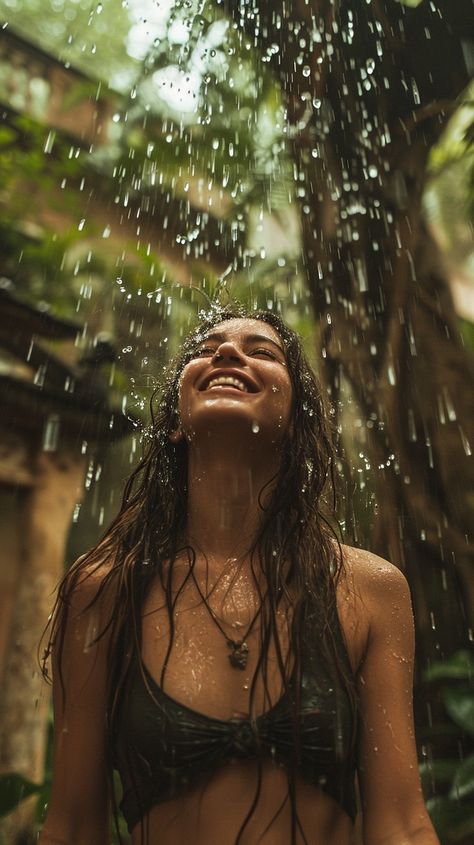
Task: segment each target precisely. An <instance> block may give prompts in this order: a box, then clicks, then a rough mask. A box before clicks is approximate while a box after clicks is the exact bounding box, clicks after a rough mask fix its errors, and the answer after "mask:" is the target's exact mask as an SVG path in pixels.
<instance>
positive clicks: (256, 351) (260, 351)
mask: <svg viewBox="0 0 474 845" xmlns="http://www.w3.org/2000/svg"><path fill="white" fill-rule="evenodd" d="M249 355H264V356H266V357H267V358H272V359H273V360H274V361H276V358H277V356H276V355H274V354H273V352H272V351H271V350H270V349H264V348H263V347H262V348H261V349H252V350H251V351H250V352H249Z"/></svg>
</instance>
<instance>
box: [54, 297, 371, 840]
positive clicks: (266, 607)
mask: <svg viewBox="0 0 474 845" xmlns="http://www.w3.org/2000/svg"><path fill="white" fill-rule="evenodd" d="M199 316H200V321H199V323H198V325H197V327H196V328H195V329H194V330H193V331H192V332H191V333H190V334H189V335H188V337H187V338H186V339H185V341H184V342H183V344H182V346H181V348H180V350H179V353H178V355H177V356H176V358H175V359H174V360H173V361H172V362H171V364H170V365H169V367H168V370H167V372H166V374H165V377H164V379H163V383H162V385H161V386H160V387H159V388H158V389H157V390H156V391H155V393H154V395H153V397H152V400H151V425H150V427H149V429H148V430H147V432H146V434H145V436H144V441H145V449H144V455H143V458H142V459H141V461H140V463H139V464H138V466H137V467H136V469H135V470H134V471H133V472H132V474H131V476H130V478H129V480H128V482H127V484H126V486H125V491H124V494H123V501H122V505H121V508H120V511H119V513H118V515H117V516H116V518H115V519H114V521H113V522H112V524H111V525H110V527H109V528H108V530H107V531H106V532H105V534H104V536H103V537H102V539H101V540H100V541H99V543H98V544H97V545H96V546H95V547H94V548H93V549H92V550H91V551H90V552H89V553H88V554H87V555H85V556H84V557H82V558H80V559H79V561H77V562H76V563H75V564H74V565H73V566H72V567H71V569H70V570H69V571H68V572H67V573H66V575H65V576H64V578H63V580H62V582H61V584H60V586H59V590H58V596H57V600H56V604H55V607H54V611H53V615H52V618H51V622H50V627H49V643H48V648H47V650H46V653H47V654H49V653H50V651H51V650H53V651H54V656H55V665H57V666H58V673H59V676H60V682H61V683H62V673H61V663H62V656H63V646H64V636H65V630H66V625H67V620H68V612H69V608H70V604H71V596H72V593H73V591H74V589H75V588H76V587H77V585H78V583H80V582H82V581H83V580H84V579H86V578H89V577H90V576H91V575H93V574H94V575H97V574H99V575H100V578H99V579H98V583H99V586H98V588H97V591H96V593H95V595H94V597H93V598H92V600H91V601H90V603H89V604H88V606H87V608H86V610H87V609H89V608H90V607H91V606H92V605H93V604H94V603H95V602H96V601H97V600H98V599H99V596H101V595H102V594H104V592H105V591H107V590H108V589H109V588H110V590H111V595H112V597H113V598H112V601H111V602H109V604H110V613H109V618H108V619H107V620H106V621H105V623H104V625H103V626H102V630H101V631H100V632H99V634H98V636H97V637H96V640H95V641H97V640H98V639H99V638H100V637H101V636H104V635H105V634H106V633H107V637H108V642H109V646H108V649H109V651H108V667H109V672H108V678H107V689H108V704H107V710H108V712H107V717H108V718H107V724H108V730H109V739H110V738H111V737H113V734H114V728H115V726H116V721H117V714H118V708H119V706H120V702H121V697H122V695H123V691H124V689H125V683H126V679H127V675H128V672H129V669H130V666H131V665H132V663H133V664H136V663H138V665H139V666H140V667H141V670H142V672H143V663H142V658H141V616H142V608H143V604H144V601H145V598H146V595H147V591H148V589H149V587H150V585H151V583H152V581H153V580H154V579H156V578H157V577H158V579H160V580H161V584H162V587H163V592H164V595H165V599H166V607H167V611H168V616H169V625H170V641H169V644H168V652H167V656H166V658H165V661H164V665H163V670H162V675H161V684H163V679H164V674H165V672H166V665H167V661H168V657H169V655H170V652H171V647H172V642H173V635H174V625H173V617H174V614H173V610H174V605H175V602H176V596H174V597H173V594H172V591H171V573H172V567H171V566H169V567H164V566H163V563H164V562H165V561H171V562H172V561H173V560H174V559H175V558H176V556H177V554H178V553H179V552H180V551H181V550H182V548H183V538H184V537H185V536H186V517H187V445H186V442H185V441H180V442H179V443H177V444H175V443H173V442H172V441H171V440H170V434H171V433H172V432H173V431H174V430H175V429H176V424H177V408H178V393H179V380H180V376H181V373H182V370H183V368H184V367H185V365H186V363H187V362H188V361H189V360H190V357H191V356H192V354H193V351H194V350H195V348H196V346H197V345H198V344H199V343H200V342H201V341H202V339H203V338H204V337H205V336H206V333H207V332H208V331H209V330H210V329H211V328H213V327H214V326H216V325H217V324H219V323H221V322H224V321H227V320H231V319H234V318H240V317H249V318H251V319H254V320H261V321H262V322H264V323H267V324H269V325H270V326H272V328H274V329H275V330H276V332H277V333H278V335H279V336H280V338H281V341H282V343H283V345H284V350H285V356H286V362H287V367H288V373H289V376H290V379H291V384H292V390H293V409H292V425H291V432H289V433H288V434H287V435H286V440H285V441H284V443H283V444H282V454H281V462H280V466H279V468H278V475H277V478H276V482H275V484H274V488H273V492H272V495H271V497H270V501H268V502H266V503H265V508H264V509H262V513H261V521H260V525H259V529H258V532H257V535H256V537H255V538H254V542H253V546H252V548H251V549H250V550H249V551H250V559H251V562H252V567H258V571H259V573H260V575H261V574H263V576H264V578H263V581H264V584H265V591H264V593H261V595H260V600H261V603H262V608H261V612H260V626H261V651H260V655H259V660H258V663H257V669H256V671H255V675H254V678H253V683H252V686H251V690H250V710H251V712H252V705H253V696H254V690H255V684H256V679H257V673H259V672H260V673H261V674H262V675H263V680H264V685H265V688H266V670H267V657H268V649H269V645H270V643H271V642H273V643H274V644H275V649H276V654H277V660H278V663H279V668H280V673H281V677H282V682H283V686H284V690H285V691H286V690H287V688H288V684H289V680H290V666H291V672H292V673H295V674H294V677H295V678H296V681H297V682H296V685H295V687H296V691H297V694H296V701H295V712H294V714H293V718H294V728H295V743H294V748H295V751H294V766H293V768H292V771H290V772H289V793H288V795H289V798H290V802H291V814H292V816H291V817H292V839H291V841H292V843H293V842H295V841H296V829H297V827H298V828H299V829H300V831H301V832H302V833H303V831H302V829H301V825H300V823H299V820H298V816H297V812H296V799H295V793H294V784H295V777H296V766H297V758H298V731H297V723H298V713H299V696H298V690H299V687H300V683H299V680H300V678H301V665H300V658H301V652H302V643H303V618H304V607H305V606H307V603H308V601H310V602H311V604H312V607H313V608H314V610H315V614H314V615H315V617H316V618H317V619H318V628H319V631H318V633H319V636H318V645H317V646H316V645H315V647H317V648H319V650H320V653H321V654H320V659H321V660H322V661H323V662H324V664H325V666H326V668H327V670H328V671H329V673H330V674H331V676H333V677H334V676H335V677H336V678H337V680H338V682H339V684H340V685H342V686H343V687H344V688H345V690H346V691H347V692H348V696H349V700H350V702H351V706H352V708H353V710H354V709H355V697H354V689H353V680H352V678H351V677H350V676H349V675H348V673H347V670H346V667H345V665H343V664H342V661H341V659H340V649H339V650H338V648H337V644H336V643H335V641H334V625H333V624H331V620H332V619H333V618H334V613H335V609H336V584H337V580H338V578H339V576H340V574H341V571H342V568H343V555H342V551H341V546H340V543H339V541H338V539H337V536H336V534H335V532H334V528H333V523H331V522H330V521H329V520H328V513H330V512H331V510H333V509H334V505H335V494H334V446H333V432H332V427H331V424H330V421H329V416H328V412H327V409H326V406H325V401H324V398H323V394H322V391H321V388H320V386H319V384H318V382H317V379H316V377H315V375H314V373H313V371H312V369H311V367H310V365H309V364H308V361H307V359H306V357H305V354H304V351H303V348H302V345H301V341H300V339H299V337H298V335H297V334H296V333H295V332H294V331H293V330H292V329H290V328H289V327H288V326H287V325H286V324H285V323H284V322H283V320H282V319H281V318H280V317H279V316H278V315H277V314H275V313H273V312H269V311H250V310H247V309H244V308H243V307H242V306H240V305H229V306H224V307H221V306H212V307H211V308H210V310H209V311H208V312H206V313H202V312H201V314H200V315H199ZM188 551H189V549H188ZM190 551H191V567H192V565H193V561H194V559H195V558H194V557H193V555H194V551H193V550H192V549H191V550H190ZM254 571H256V570H255V569H254ZM255 580H256V583H258V582H257V579H255ZM260 582H261V578H260ZM282 599H286V600H287V601H290V602H291V608H292V621H291V631H290V643H289V655H288V657H287V659H286V660H284V659H283V656H282V649H281V644H280V639H279V632H278V626H277V609H278V607H279V604H280V602H281V601H282ZM43 671H44V674H45V675H47V661H46V660H45V661H44V663H43ZM110 747H111V746H110ZM109 754H110V769H112V752H111V751H110V750H109ZM259 766H260V764H259ZM260 785H261V768H259V779H258V789H257V793H256V796H255V799H254V801H253V803H252V806H251V808H250V809H249V812H248V814H247V816H246V818H245V819H244V821H243V824H242V826H241V829H240V831H239V834H238V837H237V842H238V841H239V839H240V836H241V833H242V831H243V829H244V828H245V826H246V825H247V822H248V821H249V819H250V817H251V815H252V814H253V812H254V810H255V807H256V804H257V802H258V798H259V794H260ZM114 810H115V816H116V808H115V807H114ZM143 831H144V825H142V839H144V833H143ZM303 838H304V833H303ZM305 841H306V839H305ZM237 842H236V845H237Z"/></svg>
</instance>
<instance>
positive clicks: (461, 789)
mask: <svg viewBox="0 0 474 845" xmlns="http://www.w3.org/2000/svg"><path fill="white" fill-rule="evenodd" d="M472 793H474V754H471V755H470V756H469V757H467V758H466V760H464V762H463V763H461V765H460V766H459V768H458V770H457V772H456V774H455V776H454V780H453V785H452V787H451V793H450V795H451V797H452V798H464V797H465V796H466V795H471V794H472Z"/></svg>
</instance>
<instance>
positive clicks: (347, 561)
mask: <svg viewBox="0 0 474 845" xmlns="http://www.w3.org/2000/svg"><path fill="white" fill-rule="evenodd" d="M342 555H343V560H344V570H345V573H346V576H347V578H348V580H349V581H352V584H353V587H354V588H355V589H356V590H358V591H362V592H363V593H364V594H365V593H368V594H369V595H372V594H374V596H376V595H377V593H378V592H379V591H380V590H381V589H382V590H384V591H385V590H386V589H387V588H393V589H397V588H398V589H406V588H407V586H408V585H407V580H406V578H405V576H404V574H403V572H401V570H400V569H398V567H397V566H394V564H393V563H390V561H388V560H385V558H383V557H379V555H376V554H375V553H374V552H370V551H369V550H368V549H359V548H355V547H354V546H345V545H343V546H342Z"/></svg>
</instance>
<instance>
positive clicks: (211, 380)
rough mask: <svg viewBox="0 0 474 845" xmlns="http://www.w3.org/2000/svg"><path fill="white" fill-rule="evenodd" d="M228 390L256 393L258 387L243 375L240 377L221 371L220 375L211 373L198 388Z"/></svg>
mask: <svg viewBox="0 0 474 845" xmlns="http://www.w3.org/2000/svg"><path fill="white" fill-rule="evenodd" d="M218 389H219V390H230V391H237V392H238V393H257V392H258V388H257V387H256V385H255V384H253V382H251V381H250V379H248V378H246V377H245V376H243V377H240V374H239V376H236V375H230V374H226V373H222V374H220V375H213V374H212V373H211V374H210V375H209V376H208V377H207V378H206V379H205V381H204V383H203V385H202V386H201V388H200V390H218Z"/></svg>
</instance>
